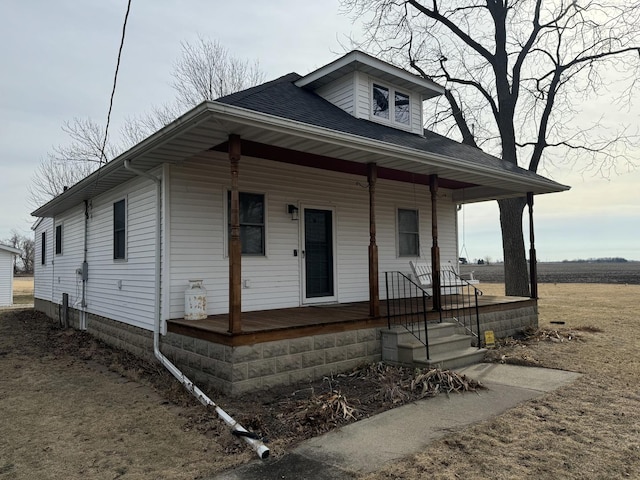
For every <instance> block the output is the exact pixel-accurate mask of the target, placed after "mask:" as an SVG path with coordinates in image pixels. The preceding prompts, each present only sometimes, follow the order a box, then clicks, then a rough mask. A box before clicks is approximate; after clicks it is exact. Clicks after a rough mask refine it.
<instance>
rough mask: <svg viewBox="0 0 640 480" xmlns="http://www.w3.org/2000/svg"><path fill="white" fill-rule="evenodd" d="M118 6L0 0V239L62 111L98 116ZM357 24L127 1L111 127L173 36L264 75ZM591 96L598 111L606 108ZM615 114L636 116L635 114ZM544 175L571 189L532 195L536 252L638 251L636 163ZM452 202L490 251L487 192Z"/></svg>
mask: <svg viewBox="0 0 640 480" xmlns="http://www.w3.org/2000/svg"><path fill="white" fill-rule="evenodd" d="M125 10H126V1H125V0H118V1H116V0H110V1H105V0H86V1H78V0H56V1H50V0H29V1H25V0H2V2H1V3H0V68H1V70H0V71H1V73H0V240H1V239H6V238H7V237H8V236H9V235H10V232H11V230H13V229H16V230H18V231H20V232H22V233H24V234H31V232H30V226H31V224H32V223H33V220H34V219H33V218H31V217H30V215H29V212H30V211H31V210H33V208H32V206H31V205H29V202H28V199H27V197H28V191H27V187H28V185H29V183H30V181H31V177H32V175H33V171H34V169H35V168H36V166H37V165H38V163H39V162H40V161H41V160H42V159H43V158H45V157H46V154H47V152H48V151H50V150H51V148H52V147H53V146H55V145H60V144H64V143H66V142H67V138H66V135H65V134H64V132H62V130H61V128H60V127H61V125H62V124H63V123H64V121H65V120H71V119H73V118H74V117H80V118H86V117H90V118H92V119H94V120H96V121H98V122H99V123H102V124H104V122H105V120H106V114H107V109H108V101H109V95H110V93H111V86H112V81H113V71H114V68H115V60H116V55H117V48H118V45H119V42H120V34H121V29H122V21H123V18H124V13H125ZM359 33H360V30H359V27H358V25H357V24H354V22H353V21H352V19H350V18H348V17H347V16H344V15H341V14H340V13H339V9H338V0H323V1H318V0H270V1H268V2H265V1H263V0H261V1H258V0H243V1H237V2H213V1H208V0H190V1H178V0H163V1H157V0H133V2H132V7H131V13H130V16H129V23H128V25H127V36H126V41H125V46H124V51H123V57H122V62H121V66H120V73H119V77H118V87H117V92H116V96H115V102H114V107H113V113H112V130H111V132H113V134H114V135H117V134H118V130H119V129H120V128H121V126H122V124H123V121H124V119H125V118H126V117H131V116H133V115H136V114H140V113H141V112H144V111H148V110H149V109H150V108H151V107H152V106H153V105H159V104H162V103H166V102H169V101H171V100H172V99H173V98H174V96H175V95H174V92H173V90H172V89H171V87H170V81H171V75H170V74H171V70H172V63H173V62H174V61H175V60H176V59H177V58H178V57H179V54H180V42H181V41H183V40H187V41H194V40H196V39H197V37H198V35H201V36H205V37H210V38H212V39H217V40H218V41H220V43H222V44H223V45H225V46H226V47H227V48H228V49H229V50H230V51H231V52H232V53H233V54H234V55H235V56H237V57H240V58H248V59H258V60H259V62H260V66H261V68H262V70H263V71H264V72H265V74H266V78H267V79H268V80H270V79H273V78H276V77H279V76H281V75H284V74H286V73H289V72H293V71H295V72H297V73H300V74H302V75H304V74H306V73H309V72H310V71H312V70H314V69H315V68H317V67H320V66H322V65H324V64H326V63H328V62H330V61H332V60H334V59H335V58H337V57H338V56H340V55H341V54H342V53H343V52H344V50H343V47H342V46H341V42H342V43H343V44H345V45H346V44H347V43H348V42H347V36H349V35H350V34H354V35H358V34H359ZM603 105H604V106H598V108H597V110H598V112H600V110H601V109H602V108H604V109H611V108H612V107H610V106H609V104H608V103H607V102H603ZM631 111H632V112H633V111H634V110H633V108H632V109H631ZM635 111H640V109H638V108H636V109H635ZM610 113H612V114H614V115H615V114H617V113H618V112H615V111H612V112H610ZM625 118H626V119H627V120H628V121H630V122H632V123H635V126H636V127H637V126H638V125H640V114H638V113H631V114H630V113H626V114H625ZM637 163H639V164H640V155H638V158H637ZM547 173H548V174H549V175H551V176H552V178H553V179H554V180H556V181H558V182H560V183H563V184H568V185H571V186H572V190H571V191H569V192H565V193H559V194H552V195H545V196H541V197H537V198H536V206H535V219H536V243H537V247H538V258H539V259H540V260H543V261H544V260H549V261H551V260H562V259H573V258H589V257H603V256H621V257H626V258H629V259H637V260H640V171H634V172H631V173H625V174H623V175H620V176H612V177H611V180H605V179H602V178H601V177H589V176H587V177H584V178H582V177H581V176H580V174H579V173H578V172H576V171H570V170H567V169H559V170H555V171H553V170H552V171H549V172H547ZM463 211H464V214H463V215H462V214H461V216H460V230H461V232H462V231H463V230H464V232H465V234H464V239H461V247H462V246H463V244H464V246H465V251H464V252H463V255H464V256H467V257H470V258H479V257H491V259H493V260H497V259H501V258H502V253H501V240H500V231H499V221H498V214H497V211H498V210H497V205H496V204H495V202H492V203H491V204H482V205H473V206H468V207H465V209H464V210H463ZM463 217H464V221H463ZM525 221H526V217H525Z"/></svg>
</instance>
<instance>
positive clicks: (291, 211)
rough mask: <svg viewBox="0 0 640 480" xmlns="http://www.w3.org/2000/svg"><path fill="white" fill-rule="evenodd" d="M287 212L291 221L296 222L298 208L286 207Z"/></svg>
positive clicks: (290, 205) (293, 206)
mask: <svg viewBox="0 0 640 480" xmlns="http://www.w3.org/2000/svg"><path fill="white" fill-rule="evenodd" d="M287 212H289V215H291V220H298V207H296V206H295V205H292V204H289V205H287Z"/></svg>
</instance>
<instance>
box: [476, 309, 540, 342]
mask: <svg viewBox="0 0 640 480" xmlns="http://www.w3.org/2000/svg"><path fill="white" fill-rule="evenodd" d="M527 328H538V306H537V305H536V304H534V303H533V302H527V305H526V306H522V307H520V308H510V309H506V308H505V309H498V310H495V311H491V310H490V309H488V310H486V311H484V312H483V311H482V310H481V311H480V330H482V331H486V330H493V333H494V335H495V337H496V338H506V337H512V336H513V335H515V334H516V333H518V332H521V331H522V330H526V329H527Z"/></svg>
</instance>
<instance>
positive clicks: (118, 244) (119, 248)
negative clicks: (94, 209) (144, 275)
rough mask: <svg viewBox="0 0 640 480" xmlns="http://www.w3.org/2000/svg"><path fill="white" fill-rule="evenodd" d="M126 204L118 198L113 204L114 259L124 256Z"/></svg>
mask: <svg viewBox="0 0 640 480" xmlns="http://www.w3.org/2000/svg"><path fill="white" fill-rule="evenodd" d="M126 216H127V204H126V202H125V200H120V201H119V202H115V203H114V204H113V258H114V259H116V260H120V259H124V258H126V256H125V253H126V245H127V231H126V228H127V221H126Z"/></svg>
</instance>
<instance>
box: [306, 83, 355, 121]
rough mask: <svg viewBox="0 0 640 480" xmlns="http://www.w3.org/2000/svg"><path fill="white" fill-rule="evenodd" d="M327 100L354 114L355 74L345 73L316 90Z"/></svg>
mask: <svg viewBox="0 0 640 480" xmlns="http://www.w3.org/2000/svg"><path fill="white" fill-rule="evenodd" d="M316 93H317V94H318V95H320V96H321V97H322V98H324V99H325V100H327V101H329V102H331V103H333V104H334V105H336V106H338V107H340V108H341V109H343V110H344V111H346V112H348V113H350V114H351V115H354V101H353V100H354V97H355V90H354V74H349V75H345V76H344V77H342V78H339V79H338V80H334V81H333V82H331V83H328V84H327V85H324V86H322V87H320V88H318V89H317V90H316Z"/></svg>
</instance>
